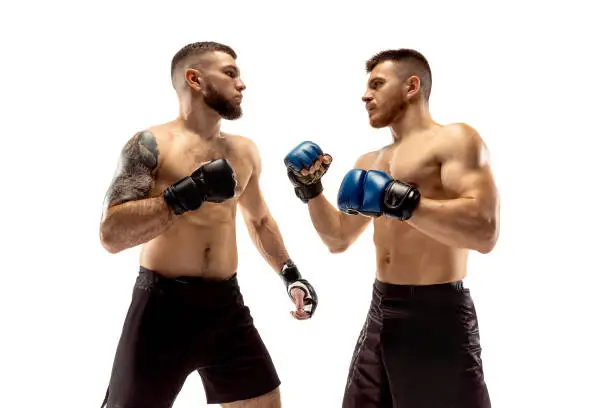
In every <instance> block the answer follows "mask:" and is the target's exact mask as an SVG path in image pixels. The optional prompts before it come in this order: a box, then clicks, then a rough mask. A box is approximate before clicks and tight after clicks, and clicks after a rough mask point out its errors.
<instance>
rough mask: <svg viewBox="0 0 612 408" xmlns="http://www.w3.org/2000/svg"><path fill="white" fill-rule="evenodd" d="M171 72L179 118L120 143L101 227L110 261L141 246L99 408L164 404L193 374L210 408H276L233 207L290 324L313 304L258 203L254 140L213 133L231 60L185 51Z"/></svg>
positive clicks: (194, 48) (238, 87) (218, 48)
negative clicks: (274, 275)
mask: <svg viewBox="0 0 612 408" xmlns="http://www.w3.org/2000/svg"><path fill="white" fill-rule="evenodd" d="M171 75H172V84H173V86H174V88H175V90H176V92H177V95H178V100H179V104H180V114H179V116H178V118H177V119H176V120H174V121H172V122H170V123H165V124H161V125H158V126H153V127H151V128H148V129H145V130H142V131H140V132H138V133H137V134H136V135H134V136H133V137H132V138H131V139H130V140H129V141H128V142H127V143H126V144H125V146H124V148H123V150H122V152H121V156H120V161H119V165H118V169H117V172H116V174H115V176H114V178H113V181H112V183H111V186H110V188H109V190H108V193H107V195H106V204H105V212H104V214H103V216H102V220H101V223H100V239H101V242H102V245H103V246H104V248H106V250H108V251H109V252H110V253H117V252H120V251H122V250H124V249H126V248H131V247H134V246H137V245H142V250H141V252H140V270H139V273H138V276H137V278H136V282H135V285H134V290H133V297H132V303H131V306H130V308H129V311H128V312H127V317H126V319H125V323H124V326H123V331H122V334H121V338H120V339H119V344H118V346H117V352H116V356H115V361H114V364H113V368H112V373H111V379H110V384H109V387H108V390H107V395H106V398H105V402H104V403H103V406H104V404H106V403H107V404H108V407H109V408H119V407H121V408H142V407H147V408H167V407H171V406H172V404H173V402H174V400H175V398H176V396H177V395H178V393H179V391H180V389H181V388H182V386H183V383H184V381H185V379H186V378H187V376H188V375H189V374H191V373H192V372H193V371H196V370H197V371H198V373H199V374H200V376H201V378H202V382H203V386H204V390H205V392H206V395H207V401H208V403H209V404H221V406H223V407H269V408H273V407H280V406H281V398H280V392H279V385H280V380H279V378H278V376H277V373H276V370H275V367H274V364H273V362H272V359H271V357H270V355H269V354H268V351H267V349H266V347H265V345H264V343H263V342H262V340H261V338H260V336H259V333H258V331H257V329H256V328H255V326H254V324H253V320H252V317H251V315H250V311H249V308H248V307H247V306H245V304H244V302H243V298H242V295H241V292H240V288H239V285H238V281H237V277H236V276H237V272H236V270H237V266H238V256H237V248H236V208H238V207H239V208H240V210H241V212H242V214H243V216H244V219H245V221H246V225H247V227H248V231H249V233H250V236H251V238H252V239H253V242H254V243H255V245H256V246H257V248H258V250H259V252H260V253H261V255H262V256H263V257H264V258H265V260H266V261H267V262H268V264H269V265H270V266H271V267H272V268H274V270H276V271H277V272H278V273H279V277H280V278H281V279H282V282H284V284H285V288H286V290H287V293H288V295H289V297H290V298H291V299H292V300H293V302H294V303H295V305H296V311H295V312H292V314H293V316H294V317H295V318H297V319H300V320H302V319H308V318H310V317H311V316H312V314H313V313H314V311H315V309H316V306H317V296H316V293H315V291H314V289H313V288H312V286H311V285H310V284H309V283H308V281H306V280H305V279H303V278H302V277H301V275H300V272H299V271H298V269H297V267H296V265H295V264H294V263H293V262H292V261H291V259H290V258H289V255H288V254H287V250H286V249H285V246H284V243H283V239H282V237H281V233H280V231H279V228H278V226H277V224H276V222H275V220H274V218H273V217H272V215H271V214H270V211H269V209H268V207H267V205H266V202H265V200H264V198H263V195H262V192H261V190H260V186H259V177H260V175H261V162H260V156H259V153H258V149H257V147H256V145H255V143H254V142H253V141H251V140H250V139H248V138H245V137H242V136H237V135H231V134H227V133H225V132H222V131H221V120H222V119H228V120H233V119H237V118H239V117H240V116H241V113H242V111H241V107H240V104H241V101H242V93H243V91H244V90H245V88H246V87H245V85H244V83H243V82H242V80H241V79H240V71H239V69H238V67H237V65H236V53H235V52H234V50H233V49H232V48H230V47H229V46H226V45H223V44H219V43H214V42H200V43H193V44H189V45H186V46H185V47H183V48H182V49H181V50H180V51H178V53H177V54H176V55H175V56H174V58H173V60H172V64H171Z"/></svg>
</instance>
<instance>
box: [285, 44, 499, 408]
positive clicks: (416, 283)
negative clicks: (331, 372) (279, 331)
mask: <svg viewBox="0 0 612 408" xmlns="http://www.w3.org/2000/svg"><path fill="white" fill-rule="evenodd" d="M366 68H367V72H368V73H369V79H368V82H367V90H366V93H365V95H364V96H363V101H364V102H365V106H366V110H367V112H368V116H369V120H370V125H371V126H373V127H374V128H383V127H389V128H390V130H391V134H392V136H393V142H392V143H391V144H390V145H388V146H385V147H383V148H381V149H380V150H378V151H373V152H369V153H366V154H364V155H362V156H361V157H360V158H359V159H358V160H357V162H356V164H355V166H354V168H353V169H351V170H350V171H348V173H347V174H346V176H345V177H344V179H343V181H342V184H341V186H340V190H339V192H338V196H337V205H338V208H339V210H337V209H336V208H335V207H334V206H333V205H332V204H330V202H329V201H328V200H327V199H326V198H325V196H324V194H321V193H322V191H323V186H322V184H321V177H322V176H323V175H324V174H325V172H326V171H327V170H328V168H329V166H330V164H331V161H332V158H331V156H330V155H329V154H324V153H323V151H322V150H321V148H320V147H319V146H318V145H317V144H315V143H313V142H309V141H308V142H303V143H301V144H300V145H298V146H297V147H296V148H294V149H293V150H292V151H291V152H290V153H289V154H288V155H287V157H286V158H285V164H286V165H287V167H288V175H289V179H290V180H291V182H292V184H293V186H294V189H295V192H296V194H297V196H298V197H299V198H300V199H301V200H302V201H303V202H305V203H308V204H307V206H308V210H309V212H310V217H311V219H312V223H313V225H314V228H315V229H316V231H317V232H318V233H319V235H320V237H321V239H322V240H323V242H324V243H325V244H326V245H327V246H328V248H329V250H330V251H331V252H332V253H338V252H342V251H345V250H346V249H347V248H348V247H349V246H350V245H351V244H352V243H353V242H355V240H356V239H357V238H358V237H359V235H360V234H361V233H362V232H363V231H364V230H365V229H366V227H367V226H368V224H369V223H370V222H373V223H374V245H375V246H376V279H375V282H374V285H373V286H374V287H373V295H372V303H371V307H370V311H369V313H368V316H367V318H366V321H365V324H364V327H363V329H362V331H361V334H360V336H359V339H358V341H357V345H356V347H355V350H354V355H353V359H352V362H351V365H350V370H349V374H348V379H347V385H346V389H345V394H344V401H343V407H344V408H374V407H377V408H379V407H396V408H404V407H405V408H408V407H415V408H416V407H418V408H421V407H427V408H448V407H457V408H485V407H490V399H489V395H488V391H487V386H486V383H485V380H484V371H483V365H482V361H481V347H480V337H479V328H478V320H477V317H476V311H475V307H474V303H473V301H472V299H471V295H470V292H469V290H468V289H467V288H466V287H464V285H463V283H462V281H463V279H464V278H465V276H466V273H467V258H468V252H469V250H475V251H478V252H480V253H483V254H485V253H488V252H490V251H491V250H492V249H493V248H494V246H495V244H496V241H497V237H498V230H499V204H498V195H497V188H496V185H495V182H494V179H493V176H492V172H491V169H490V166H489V162H488V155H487V151H486V147H485V144H484V142H483V140H482V139H481V137H480V136H479V134H478V132H477V131H476V130H475V129H473V128H472V127H470V126H468V125H466V124H461V123H458V124H448V125H442V124H438V123H436V122H435V121H434V120H433V119H432V117H431V115H430V112H429V106H428V101H429V95H430V91H431V83H432V79H431V71H430V67H429V63H428V62H427V60H426V59H425V57H424V56H423V55H422V54H421V53H419V52H417V51H414V50H410V49H399V50H387V51H383V52H380V53H378V54H376V55H375V56H373V57H372V58H371V59H370V60H369V61H367V63H366Z"/></svg>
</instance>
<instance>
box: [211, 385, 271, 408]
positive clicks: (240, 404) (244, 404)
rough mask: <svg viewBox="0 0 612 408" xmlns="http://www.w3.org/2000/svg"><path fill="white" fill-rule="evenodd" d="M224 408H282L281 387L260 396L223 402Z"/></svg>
mask: <svg viewBox="0 0 612 408" xmlns="http://www.w3.org/2000/svg"><path fill="white" fill-rule="evenodd" d="M221 407H222V408H281V396H280V389H279V388H276V389H274V390H272V391H270V392H269V393H267V394H264V395H262V396H260V397H255V398H251V399H247V400H242V401H235V402H230V403H226V404H221Z"/></svg>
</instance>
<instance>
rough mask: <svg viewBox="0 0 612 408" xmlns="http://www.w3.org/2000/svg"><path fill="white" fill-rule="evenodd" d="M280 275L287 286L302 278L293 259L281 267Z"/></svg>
mask: <svg viewBox="0 0 612 408" xmlns="http://www.w3.org/2000/svg"><path fill="white" fill-rule="evenodd" d="M280 276H281V279H282V280H283V283H284V284H285V286H289V285H291V284H292V283H293V282H297V281H298V280H300V279H302V275H301V274H300V271H299V270H298V268H297V266H296V265H295V264H294V263H293V261H292V260H291V259H289V260H288V261H287V262H285V263H284V264H283V266H282V267H281V271H280Z"/></svg>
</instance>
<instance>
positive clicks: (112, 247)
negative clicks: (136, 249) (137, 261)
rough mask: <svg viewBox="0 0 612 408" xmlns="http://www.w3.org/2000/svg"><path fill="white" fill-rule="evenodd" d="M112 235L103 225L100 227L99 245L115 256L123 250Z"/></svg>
mask: <svg viewBox="0 0 612 408" xmlns="http://www.w3.org/2000/svg"><path fill="white" fill-rule="evenodd" d="M114 238H115V234H113V232H112V229H110V228H109V226H108V225H107V224H105V223H102V224H101V225H100V243H101V244H102V247H103V248H104V249H105V250H106V251H107V252H109V253H111V254H117V253H119V252H121V251H123V250H124V249H125V248H123V247H122V246H120V245H119V242H117V240H116V239H114Z"/></svg>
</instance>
